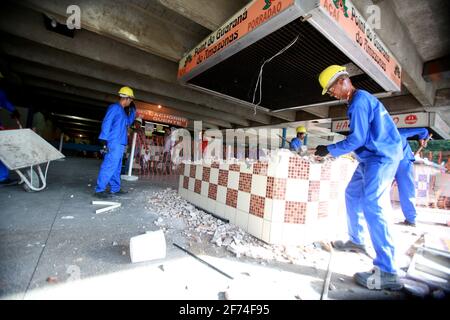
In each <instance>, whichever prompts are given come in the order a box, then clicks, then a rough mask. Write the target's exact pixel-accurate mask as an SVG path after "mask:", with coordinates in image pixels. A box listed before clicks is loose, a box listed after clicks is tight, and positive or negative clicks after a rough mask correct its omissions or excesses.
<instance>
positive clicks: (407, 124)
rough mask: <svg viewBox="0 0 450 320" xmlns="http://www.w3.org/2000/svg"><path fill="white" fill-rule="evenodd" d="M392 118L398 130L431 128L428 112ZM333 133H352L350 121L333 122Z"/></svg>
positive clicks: (399, 115)
mask: <svg viewBox="0 0 450 320" xmlns="http://www.w3.org/2000/svg"><path fill="white" fill-rule="evenodd" d="M391 118H392V120H393V121H394V123H395V125H396V126H397V127H398V128H420V127H429V126H430V123H429V114H428V113H426V112H419V113H408V114H398V115H394V116H391ZM331 131H332V132H346V131H350V121H349V120H348V119H346V120H339V121H333V122H332V124H331Z"/></svg>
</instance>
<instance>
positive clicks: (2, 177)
mask: <svg viewBox="0 0 450 320" xmlns="http://www.w3.org/2000/svg"><path fill="white" fill-rule="evenodd" d="M0 79H1V81H3V75H2V74H1V73H0ZM0 109H6V110H7V111H9V112H10V113H11V118H13V119H16V120H17V121H18V120H19V119H20V114H19V112H18V111H17V110H16V108H15V107H14V105H13V104H12V103H11V102H10V101H9V100H8V98H7V97H6V93H5V91H3V90H1V89H0ZM3 129H4V128H3V125H2V123H1V122H0V130H3ZM17 183H18V180H13V179H10V178H9V170H8V168H7V167H6V166H5V165H4V164H3V162H1V161H0V187H2V186H10V185H15V184H17Z"/></svg>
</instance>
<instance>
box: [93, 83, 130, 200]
mask: <svg viewBox="0 0 450 320" xmlns="http://www.w3.org/2000/svg"><path fill="white" fill-rule="evenodd" d="M118 94H119V101H118V102H116V103H113V104H111V105H110V106H109V107H108V110H107V111H106V115H105V118H104V119H103V122H102V130H101V132H100V136H99V137H98V138H99V140H100V143H101V144H102V145H103V150H104V153H105V158H104V160H103V163H102V165H101V167H100V172H99V174H98V178H97V186H96V188H95V196H96V197H98V198H108V197H110V196H111V195H121V194H125V193H127V192H126V191H124V190H122V189H121V188H120V173H121V169H122V157H123V154H124V151H125V148H126V146H127V142H128V141H127V140H128V139H127V129H128V127H129V126H131V124H133V121H134V118H135V116H136V106H135V105H134V102H133V99H134V92H133V89H131V88H130V87H122V88H120V90H119V91H118ZM128 107H129V113H128V114H127V113H126V112H125V110H124V109H125V108H128ZM108 186H109V187H110V194H108V193H106V188H107V187H108Z"/></svg>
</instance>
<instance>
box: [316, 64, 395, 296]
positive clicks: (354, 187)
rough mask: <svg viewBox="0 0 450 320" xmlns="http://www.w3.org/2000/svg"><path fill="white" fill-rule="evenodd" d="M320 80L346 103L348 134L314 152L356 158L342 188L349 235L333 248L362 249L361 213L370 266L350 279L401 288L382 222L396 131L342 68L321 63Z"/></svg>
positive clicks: (325, 90) (377, 103)
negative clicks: (371, 254) (370, 248)
mask: <svg viewBox="0 0 450 320" xmlns="http://www.w3.org/2000/svg"><path fill="white" fill-rule="evenodd" d="M319 82H320V84H321V86H322V88H323V91H322V94H325V93H328V94H330V95H331V96H333V97H335V98H336V99H339V100H346V101H347V102H348V106H349V108H348V111H347V115H348V117H349V119H350V134H349V135H348V136H347V138H346V139H345V140H343V141H340V142H338V143H336V144H331V145H328V146H318V147H317V150H316V153H315V154H316V155H317V156H321V157H324V156H326V155H327V154H329V153H330V154H331V155H332V156H334V157H338V156H341V155H344V154H347V153H350V152H354V153H355V155H356V158H357V160H358V161H359V165H358V167H357V168H356V170H355V173H354V174H353V177H352V179H351V181H350V182H349V184H348V186H347V189H346V193H345V198H346V207H347V226H348V233H349V236H350V240H349V241H347V242H343V241H335V242H333V246H334V247H335V248H336V249H337V250H346V251H347V250H361V251H365V246H364V238H363V224H362V222H363V217H364V218H365V219H366V222H367V226H368V230H369V234H370V237H371V240H372V244H373V247H374V249H375V252H376V257H375V259H374V261H373V264H374V268H373V269H372V270H371V271H369V272H357V273H356V274H355V275H354V279H355V281H356V282H357V283H358V284H360V285H362V286H364V287H366V288H368V289H378V290H381V289H390V290H400V289H401V288H402V285H401V283H400V282H399V279H398V276H397V268H396V266H395V263H394V255H395V250H394V244H393V240H392V238H391V235H390V232H389V227H388V222H387V221H386V216H387V214H388V213H389V212H388V211H389V210H391V209H392V207H391V203H390V187H391V184H392V181H393V180H394V176H395V173H396V171H397V168H398V164H399V162H400V160H401V159H402V158H403V152H402V142H401V141H402V140H401V137H400V134H399V132H398V130H397V128H396V126H395V124H394V122H393V120H392V118H391V117H390V115H389V113H388V112H387V111H386V109H385V108H384V106H383V104H382V103H381V102H380V101H379V100H378V99H377V98H376V97H374V96H373V95H371V94H370V93H368V92H367V91H364V90H359V89H356V88H355V87H354V86H353V84H352V82H351V80H350V77H349V74H348V72H347V71H346V68H345V67H342V66H337V65H333V66H330V67H328V68H326V69H325V70H324V71H323V72H322V73H321V74H320V76H319Z"/></svg>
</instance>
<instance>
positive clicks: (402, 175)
mask: <svg viewBox="0 0 450 320" xmlns="http://www.w3.org/2000/svg"><path fill="white" fill-rule="evenodd" d="M398 131H399V132H400V136H401V138H402V145H403V159H402V160H401V161H400V164H399V166H398V169H397V173H396V174H395V181H397V186H398V196H399V198H400V206H401V208H402V212H403V215H404V216H405V221H403V222H402V223H401V224H404V225H406V226H411V227H415V226H416V216H417V212H416V207H415V206H414V202H415V198H416V192H415V191H416V187H415V185H414V169H413V162H414V161H415V157H414V154H413V152H412V150H411V147H410V146H409V143H408V140H407V139H408V138H411V137H414V136H418V137H419V145H420V149H422V148H425V147H426V145H427V142H428V139H429V134H428V130H427V129H425V128H413V129H399V130H398ZM418 151H419V150H418ZM416 153H418V152H416Z"/></svg>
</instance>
